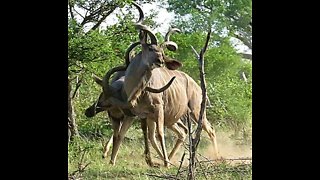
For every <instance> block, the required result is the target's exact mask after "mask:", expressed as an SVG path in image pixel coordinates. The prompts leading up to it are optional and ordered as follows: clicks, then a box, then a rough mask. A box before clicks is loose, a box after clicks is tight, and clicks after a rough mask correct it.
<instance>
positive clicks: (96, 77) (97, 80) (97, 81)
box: [92, 74, 102, 86]
mask: <svg viewBox="0 0 320 180" xmlns="http://www.w3.org/2000/svg"><path fill="white" fill-rule="evenodd" d="M92 78H93V80H94V81H95V82H96V83H97V84H99V85H100V86H102V79H101V78H100V77H98V76H97V75H95V74H92Z"/></svg>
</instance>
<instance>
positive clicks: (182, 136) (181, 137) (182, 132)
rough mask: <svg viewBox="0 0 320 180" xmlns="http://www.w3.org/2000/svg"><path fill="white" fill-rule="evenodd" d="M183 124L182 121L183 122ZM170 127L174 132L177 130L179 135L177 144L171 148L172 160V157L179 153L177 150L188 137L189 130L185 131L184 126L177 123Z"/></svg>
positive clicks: (170, 156)
mask: <svg viewBox="0 0 320 180" xmlns="http://www.w3.org/2000/svg"><path fill="white" fill-rule="evenodd" d="M181 124H182V125H183V123H182V122H181ZM183 126H184V125H183ZM168 128H169V129H171V130H172V131H173V132H175V133H176V134H177V136H178V139H177V141H176V144H175V146H174V147H173V149H172V150H171V152H170V154H169V160H171V159H172V157H174V155H175V154H176V153H177V151H178V150H179V148H180V147H181V145H182V143H183V142H184V140H185V138H186V137H187V132H186V131H185V129H184V128H181V127H179V125H178V124H177V123H175V124H173V125H172V126H170V127H168Z"/></svg>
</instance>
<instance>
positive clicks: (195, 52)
mask: <svg viewBox="0 0 320 180" xmlns="http://www.w3.org/2000/svg"><path fill="white" fill-rule="evenodd" d="M190 46H191V48H192V50H193V52H194V54H195V56H196V58H197V59H199V58H200V55H199V54H198V53H197V51H196V50H195V49H194V47H193V46H192V45H190Z"/></svg>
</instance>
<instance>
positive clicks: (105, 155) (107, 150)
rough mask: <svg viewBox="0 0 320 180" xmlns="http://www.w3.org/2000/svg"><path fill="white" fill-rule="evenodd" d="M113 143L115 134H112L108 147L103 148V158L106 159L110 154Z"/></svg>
mask: <svg viewBox="0 0 320 180" xmlns="http://www.w3.org/2000/svg"><path fill="white" fill-rule="evenodd" d="M112 141H113V134H112V136H111V137H110V139H109V141H108V142H107V143H106V145H105V146H104V148H103V150H104V152H103V155H102V158H106V157H107V156H108V152H109V150H110V147H111V145H112Z"/></svg>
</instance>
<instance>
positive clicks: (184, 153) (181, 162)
mask: <svg viewBox="0 0 320 180" xmlns="http://www.w3.org/2000/svg"><path fill="white" fill-rule="evenodd" d="M185 155H186V152H183V155H182V158H181V161H180V166H179V169H178V172H177V174H176V178H178V175H179V173H180V169H181V167H182V164H183V160H184V156H185Z"/></svg>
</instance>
